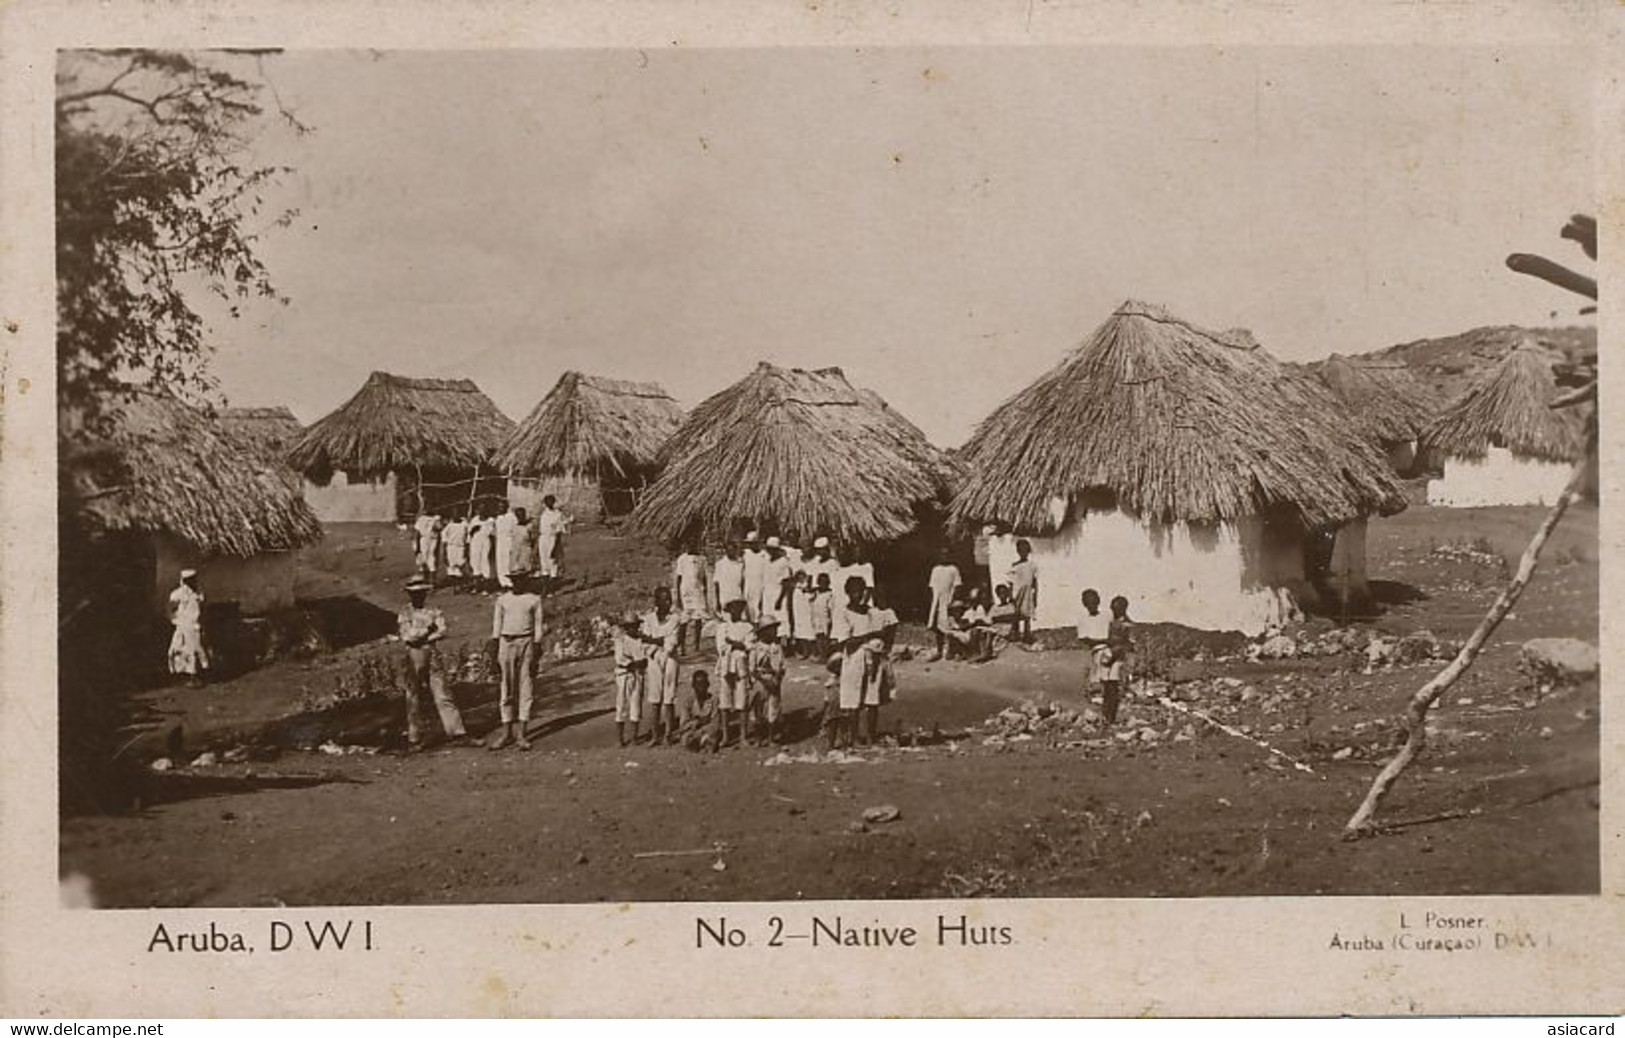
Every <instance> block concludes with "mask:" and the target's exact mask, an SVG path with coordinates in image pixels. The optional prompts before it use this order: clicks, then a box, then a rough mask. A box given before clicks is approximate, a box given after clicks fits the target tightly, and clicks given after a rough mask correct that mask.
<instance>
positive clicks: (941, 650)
mask: <svg viewBox="0 0 1625 1038" xmlns="http://www.w3.org/2000/svg"><path fill="white" fill-rule="evenodd" d="M961 583H963V581H962V580H961V579H960V576H959V567H958V566H955V565H954V560H953V554H952V553H951V552H950V551H949V550H948V549H947V548H943V549H942V551H941V552H939V553H938V555H937V564H936V565H935V566H932V567H931V575H930V577H928V578H927V580H926V585H927V587H928V588H929V590H930V592H931V608H930V610H929V611H928V612H927V613H926V619H925V626H926V627H928V628H930V630H931V633H932V634H933V635H934V636H935V637H936V641H937V651H936V654H935V655H934V656H932V657H931V658H932V659H934V660H940V659H946V658H947V656H948V632H949V631H951V630H953V620H952V619H951V618H950V617H949V616H948V607H949V606H950V605H952V604H953V601H954V596H955V595H956V594H958V592H959V585H960V584H961Z"/></svg>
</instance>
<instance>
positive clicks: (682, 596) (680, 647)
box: [671, 540, 711, 655]
mask: <svg viewBox="0 0 1625 1038" xmlns="http://www.w3.org/2000/svg"><path fill="white" fill-rule="evenodd" d="M709 568H710V567H709V566H707V565H706V562H705V556H704V555H701V554H700V553H699V550H698V549H697V548H696V546H695V544H694V542H693V541H692V540H685V541H684V542H683V546H682V548H681V549H680V550H679V551H678V552H677V558H676V560H674V561H673V562H672V564H671V590H672V598H673V599H674V600H675V601H676V603H677V608H678V609H679V610H680V611H681V613H680V615H681V618H682V621H681V625H680V627H679V629H678V632H677V651H678V653H679V654H681V653H683V652H685V651H692V652H693V653H694V654H695V655H699V651H700V632H701V631H702V630H703V629H704V626H705V620H706V618H707V617H709V616H710V615H711V605H710V602H709V600H708V599H709V595H710V581H709V580H708V579H707V578H706V571H707V570H708V569H709ZM690 647H691V648H690Z"/></svg>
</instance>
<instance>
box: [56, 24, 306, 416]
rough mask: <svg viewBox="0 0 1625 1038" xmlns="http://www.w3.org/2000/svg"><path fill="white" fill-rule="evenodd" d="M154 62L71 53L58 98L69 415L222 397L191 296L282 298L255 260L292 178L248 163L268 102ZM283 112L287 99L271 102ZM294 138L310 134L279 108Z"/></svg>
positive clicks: (241, 59) (61, 308)
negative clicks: (153, 388) (153, 397)
mask: <svg viewBox="0 0 1625 1038" xmlns="http://www.w3.org/2000/svg"><path fill="white" fill-rule="evenodd" d="M260 60H261V59H260V56H259V55H257V54H243V53H238V54H235V55H231V56H226V55H222V56H220V57H219V58H218V59H216V61H215V63H210V62H209V61H208V60H206V59H203V58H199V57H194V56H191V55H186V54H178V53H171V52H161V51H150V50H126V51H94V52H69V53H65V54H64V55H63V56H62V58H61V60H60V62H59V66H58V72H57V98H56V191H57V213H56V223H57V228H56V229H57V363H58V372H57V375H58V380H59V381H58V388H59V393H60V399H61V400H62V402H63V404H64V405H66V406H68V407H71V408H75V409H79V410H81V411H83V412H85V413H86V414H94V413H96V412H97V410H98V408H99V406H100V405H101V404H103V403H105V402H107V401H109V400H111V399H115V398H116V396H117V393H118V392H119V391H120V389H121V388H122V386H124V385H125V384H127V383H129V382H137V383H144V384H149V385H159V386H164V387H166V388H170V389H173V390H175V391H177V392H179V393H181V394H182V395H184V396H191V397H193V398H198V397H201V396H203V395H205V394H206V393H207V392H208V391H209V390H210V389H212V385H213V384H212V380H211V379H210V377H209V374H208V367H207V359H208V354H209V352H210V351H209V345H208V337H207V336H208V329H207V326H206V323H205V320H204V318H203V317H202V316H201V315H200V314H199V312H198V309H197V308H196V306H195V305H194V302H193V299H191V298H189V295H192V294H195V293H197V292H199V291H206V292H209V293H212V294H214V295H216V296H218V297H220V298H221V299H223V300H225V302H226V305H227V306H228V307H229V312H230V313H231V314H232V315H233V316H235V315H236V313H237V310H238V306H239V305H240V304H241V303H242V302H243V301H244V300H246V299H249V298H253V297H261V298H268V299H277V298H279V296H278V293H277V291H276V289H275V287H274V286H273V285H272V283H271V279H270V276H269V274H268V272H267V270H266V268H265V265H264V264H263V263H262V262H261V261H260V259H259V257H258V255H257V254H256V251H255V250H256V246H257V244H258V233H259V231H258V230H257V229H256V228H255V227H254V222H255V220H256V218H260V219H263V220H264V222H265V224H266V226H274V225H276V224H284V225H285V224H286V223H287V222H288V221H289V220H290V219H292V216H293V214H292V213H291V212H285V213H282V214H280V215H277V216H275V217H270V218H266V217H264V214H262V212H261V210H262V207H263V205H264V195H263V192H264V190H265V188H266V187H267V186H268V184H269V183H270V182H271V181H273V180H274V179H275V178H276V177H277V176H278V175H279V174H281V173H282V172H284V170H283V168H281V167H277V166H267V165H261V164H257V163H255V162H253V161H252V160H251V159H250V157H249V155H248V147H247V146H248V144H249V142H250V140H251V138H252V135H253V133H254V132H255V131H256V130H257V129H258V128H259V127H260V126H261V125H262V124H263V120H262V116H265V114H266V112H265V108H264V105H263V104H262V94H264V93H265V91H266V85H265V83H264V81H263V76H261V77H259V78H260V81H258V82H256V81H254V80H250V79H247V78H244V77H243V76H242V75H239V74H238V73H236V72H232V71H228V70H227V69H228V66H229V67H238V66H241V65H243V64H244V63H256V64H257V63H258V62H259V61H260ZM271 93H272V96H273V98H274V91H272V92H271ZM277 109H278V112H279V113H280V114H281V116H282V117H283V118H284V119H286V120H287V121H288V122H289V124H290V125H292V126H294V127H295V129H297V130H300V131H303V130H304V127H303V126H302V125H300V124H299V123H298V121H297V120H296V119H294V117H293V116H292V115H290V114H289V113H287V112H286V111H285V110H282V109H281V106H280V104H278V105H277Z"/></svg>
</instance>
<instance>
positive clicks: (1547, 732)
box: [1540, 728, 1557, 739]
mask: <svg viewBox="0 0 1625 1038" xmlns="http://www.w3.org/2000/svg"><path fill="white" fill-rule="evenodd" d="M1556 734H1557V733H1556V732H1554V731H1552V730H1551V729H1550V728H1542V729H1541V730H1540V737H1541V738H1542V739H1550V738H1551V737H1552V736H1554V735H1556Z"/></svg>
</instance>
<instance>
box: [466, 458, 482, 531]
mask: <svg viewBox="0 0 1625 1038" xmlns="http://www.w3.org/2000/svg"><path fill="white" fill-rule="evenodd" d="M479 493H480V463H479V462H477V461H476V462H475V463H474V485H473V486H471V487H469V488H468V515H466V516H464V518H465V519H466V518H469V517H472V516H473V514H474V499H475V498H476V497H478V496H479Z"/></svg>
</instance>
